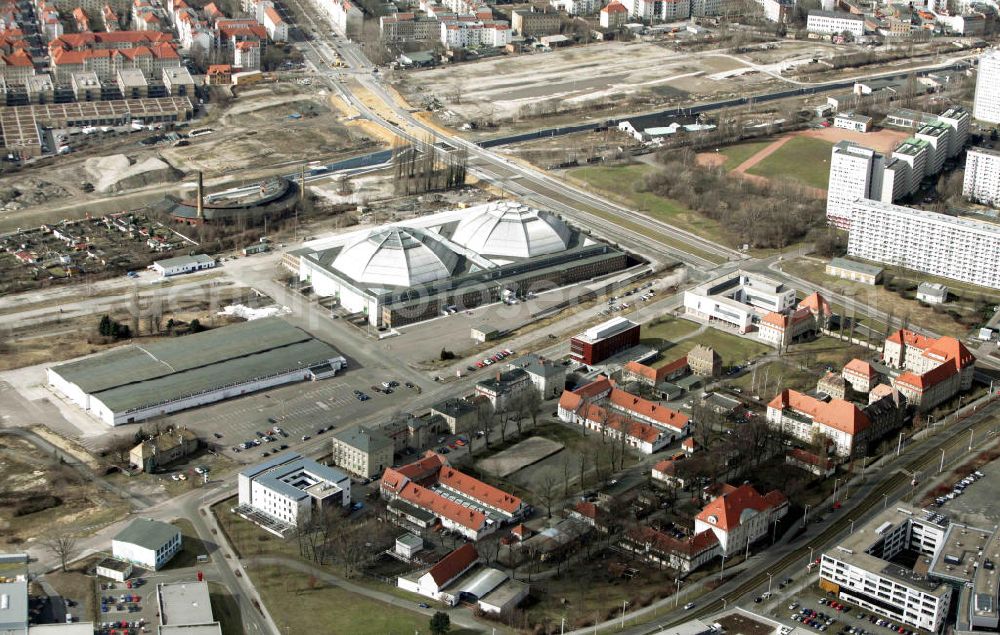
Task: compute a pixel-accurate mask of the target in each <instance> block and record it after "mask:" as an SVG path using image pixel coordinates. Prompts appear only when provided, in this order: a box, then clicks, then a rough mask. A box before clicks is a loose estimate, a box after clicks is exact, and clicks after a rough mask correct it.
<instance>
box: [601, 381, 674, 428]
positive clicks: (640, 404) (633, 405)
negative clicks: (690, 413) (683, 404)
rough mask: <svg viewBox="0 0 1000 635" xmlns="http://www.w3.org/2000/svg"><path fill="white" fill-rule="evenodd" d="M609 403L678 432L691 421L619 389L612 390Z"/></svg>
mask: <svg viewBox="0 0 1000 635" xmlns="http://www.w3.org/2000/svg"><path fill="white" fill-rule="evenodd" d="M609 401H610V402H611V404H612V405H614V406H615V407H617V408H620V409H622V410H625V411H627V412H630V413H635V414H637V415H640V416H643V417H647V418H649V419H652V420H653V421H655V422H657V423H659V424H661V425H664V426H667V427H669V428H673V429H674V430H677V431H681V430H683V429H684V426H686V425H687V424H688V421H689V419H688V417H687V415H685V414H683V413H680V412H677V411H676V410H671V409H670V408H667V407H666V406H661V405H660V404H657V403H655V402H652V401H649V400H647V399H643V398H642V397H637V396H635V395H633V394H631V393H627V392H625V391H624V390H620V389H618V388H614V389H612V390H611V395H610V396H609Z"/></svg>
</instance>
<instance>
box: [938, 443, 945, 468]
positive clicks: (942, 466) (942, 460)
mask: <svg viewBox="0 0 1000 635" xmlns="http://www.w3.org/2000/svg"><path fill="white" fill-rule="evenodd" d="M941 472H944V448H941V466H940V467H939V468H938V474H940V473H941Z"/></svg>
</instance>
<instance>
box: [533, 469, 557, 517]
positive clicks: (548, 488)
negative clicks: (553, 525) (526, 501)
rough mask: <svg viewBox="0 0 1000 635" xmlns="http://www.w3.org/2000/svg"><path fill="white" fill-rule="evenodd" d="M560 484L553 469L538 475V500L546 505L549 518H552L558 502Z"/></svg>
mask: <svg viewBox="0 0 1000 635" xmlns="http://www.w3.org/2000/svg"><path fill="white" fill-rule="evenodd" d="M558 484H559V477H558V476H557V475H556V473H555V471H554V470H552V469H551V468H550V469H547V470H545V471H544V472H542V473H541V474H539V475H538V486H537V488H536V490H535V491H536V493H537V494H538V500H539V501H541V503H542V504H543V505H545V514H546V517H548V518H552V506H553V505H554V504H555V502H556V498H557V494H556V488H557V487H558Z"/></svg>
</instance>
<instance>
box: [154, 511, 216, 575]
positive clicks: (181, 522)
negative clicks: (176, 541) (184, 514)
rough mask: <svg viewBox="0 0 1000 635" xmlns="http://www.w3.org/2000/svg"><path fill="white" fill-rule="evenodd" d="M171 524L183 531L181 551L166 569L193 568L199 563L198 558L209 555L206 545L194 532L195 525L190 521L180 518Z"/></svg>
mask: <svg viewBox="0 0 1000 635" xmlns="http://www.w3.org/2000/svg"><path fill="white" fill-rule="evenodd" d="M171 524H172V525H173V526H174V527H177V528H178V529H180V530H181V550H180V551H178V552H177V555H176V556H174V557H173V558H171V559H170V562H168V563H167V564H166V566H165V567H164V568H165V569H183V568H185V567H193V566H194V565H195V564H197V563H198V556H205V555H208V550H207V549H205V543H203V542H202V541H201V538H199V537H198V532H196V531H195V530H194V525H192V524H191V521H190V520H187V519H185V518H179V519H177V520H175V521H174V522H173V523H171Z"/></svg>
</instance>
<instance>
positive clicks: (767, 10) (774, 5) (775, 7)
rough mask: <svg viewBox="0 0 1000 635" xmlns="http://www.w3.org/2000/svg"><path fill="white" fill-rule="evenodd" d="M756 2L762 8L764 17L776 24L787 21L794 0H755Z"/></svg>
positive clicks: (790, 14)
mask: <svg viewBox="0 0 1000 635" xmlns="http://www.w3.org/2000/svg"><path fill="white" fill-rule="evenodd" d="M757 4H759V5H760V6H761V8H762V9H763V10H764V17H765V18H767V19H768V20H770V21H771V22H777V23H778V24H784V23H785V22H788V19H789V18H790V17H791V16H792V10H794V9H795V0H757Z"/></svg>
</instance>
